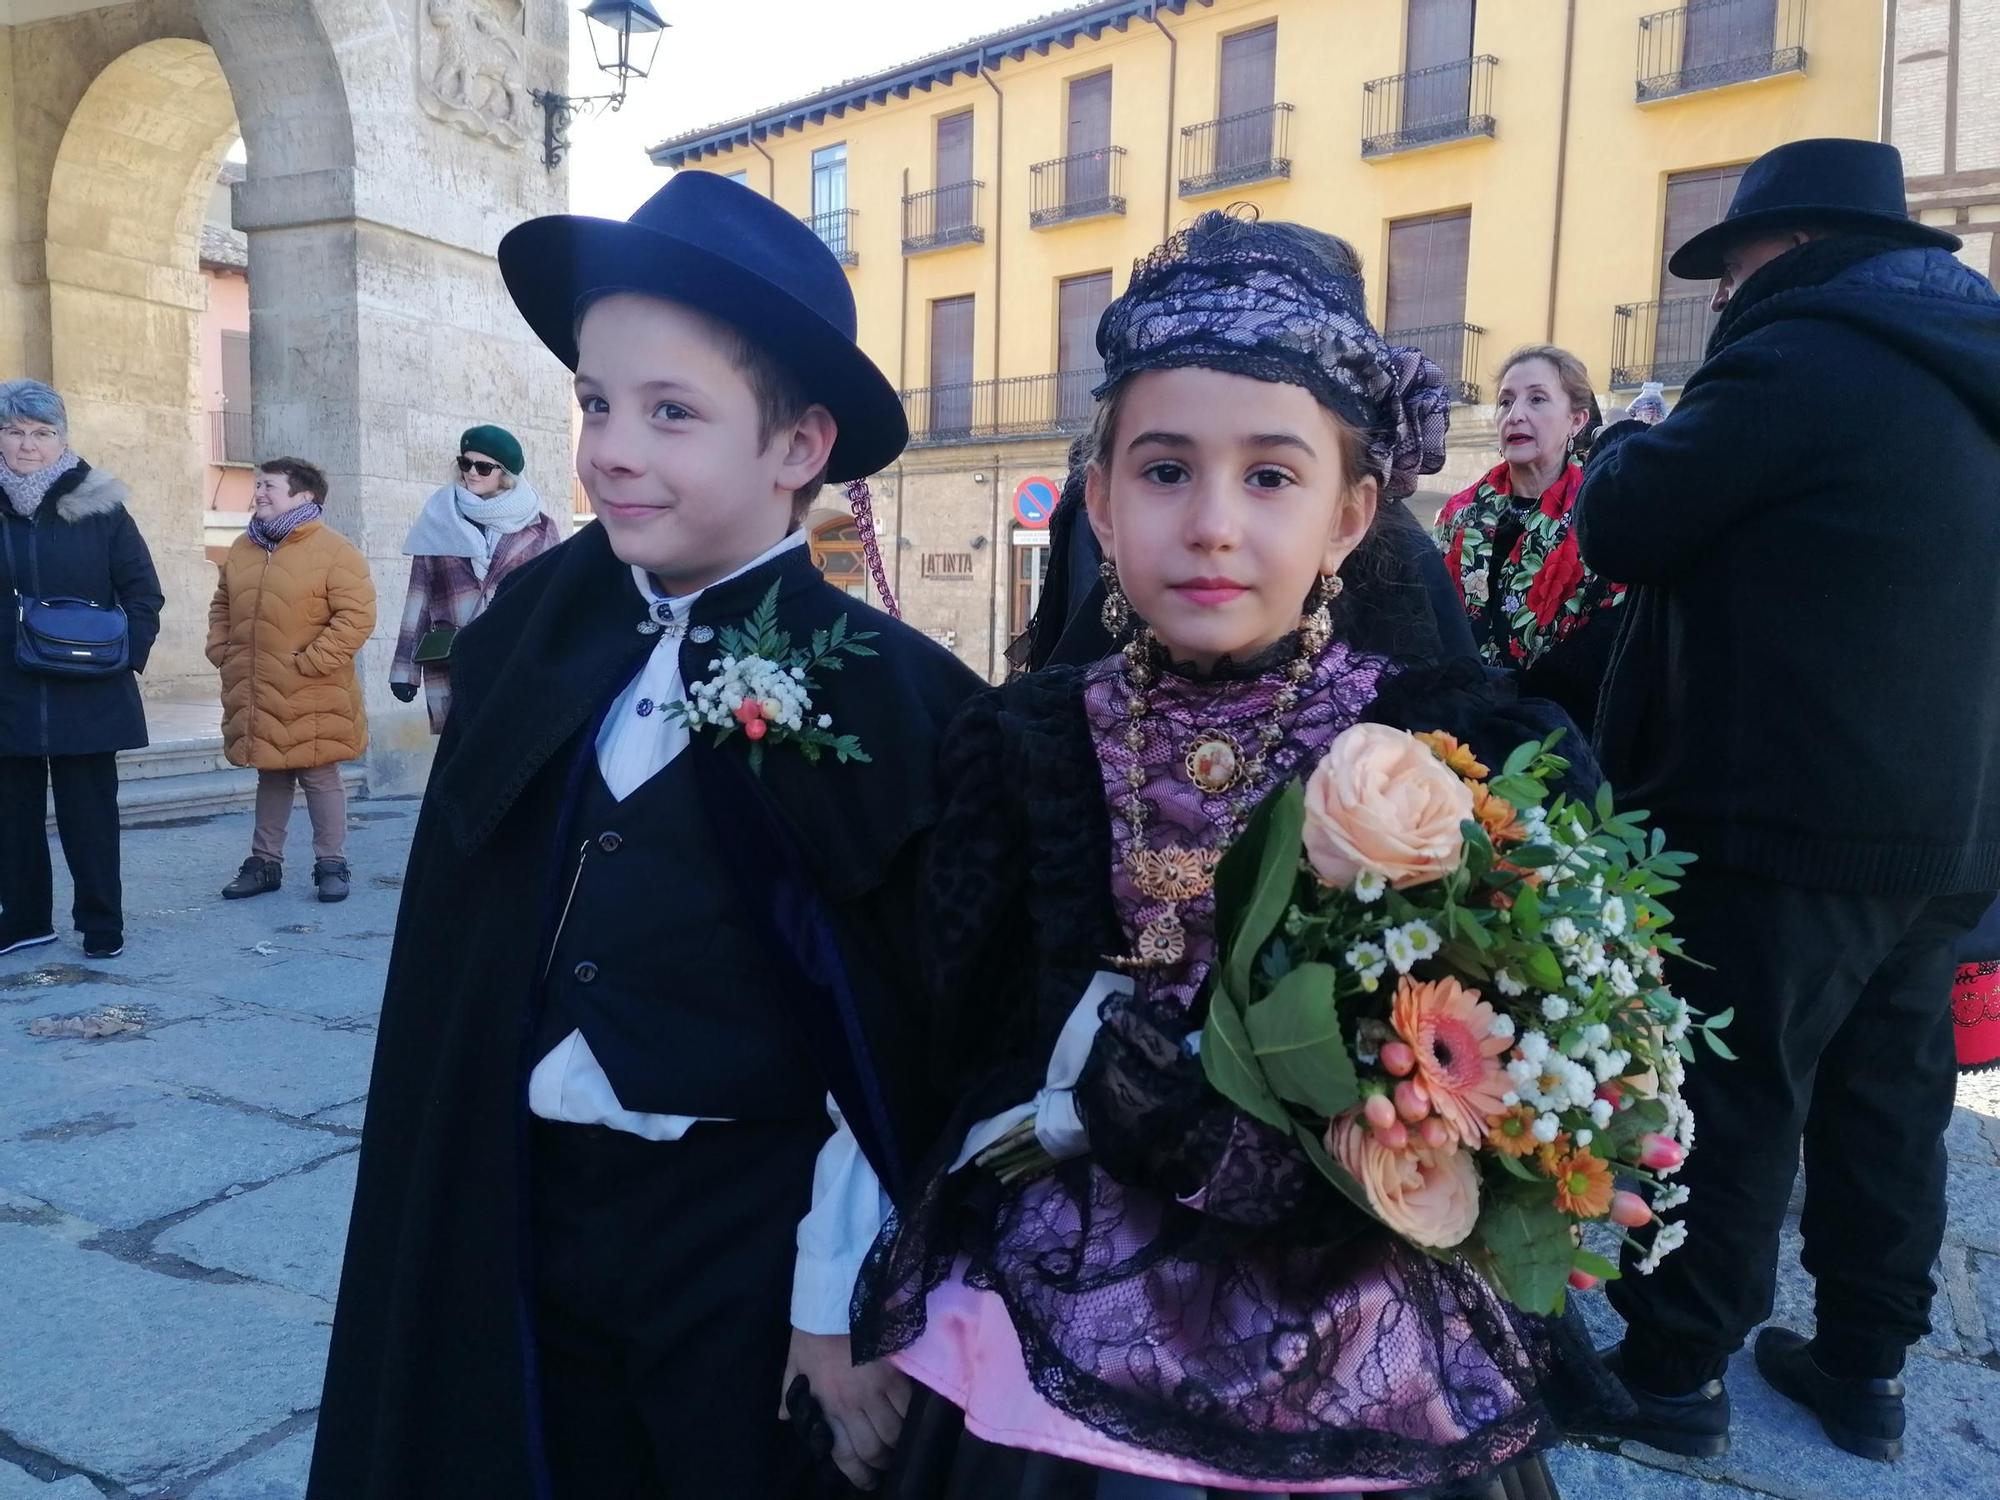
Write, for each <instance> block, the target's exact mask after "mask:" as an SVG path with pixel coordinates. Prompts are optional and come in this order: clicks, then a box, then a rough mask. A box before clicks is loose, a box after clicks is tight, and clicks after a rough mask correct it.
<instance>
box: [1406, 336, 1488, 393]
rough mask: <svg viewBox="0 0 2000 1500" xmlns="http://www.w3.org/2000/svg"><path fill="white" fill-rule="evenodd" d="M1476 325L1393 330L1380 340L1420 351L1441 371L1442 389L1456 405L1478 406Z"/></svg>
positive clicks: (1477, 338)
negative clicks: (1443, 383)
mask: <svg viewBox="0 0 2000 1500" xmlns="http://www.w3.org/2000/svg"><path fill="white" fill-rule="evenodd" d="M1484 332H1486V330H1485V329H1484V328H1481V327H1480V326H1479V325H1478V324H1477V323H1433V324H1431V325H1430V326H1429V327H1428V328H1394V329H1390V330H1389V331H1387V332H1385V333H1384V334H1383V335H1382V337H1383V338H1385V339H1387V340H1388V341H1389V342H1390V343H1391V344H1395V345H1399V346H1402V347H1405V348H1411V349H1421V350H1422V351H1423V353H1424V357H1425V358H1427V359H1428V360H1430V361H1431V363H1433V364H1435V365H1436V366H1437V367H1438V368H1439V369H1440V370H1442V371H1443V372H1444V382H1445V389H1446V390H1447V391H1449V392H1450V393H1451V399H1452V403H1453V404H1454V405H1457V406H1477V405H1478V404H1479V336H1480V335H1481V334H1483V333H1484Z"/></svg>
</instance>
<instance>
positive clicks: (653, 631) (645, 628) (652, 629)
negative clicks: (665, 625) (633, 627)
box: [639, 620, 660, 635]
mask: <svg viewBox="0 0 2000 1500" xmlns="http://www.w3.org/2000/svg"><path fill="white" fill-rule="evenodd" d="M659 633H660V624H659V621H657V620H641V621H640V622H639V634H641V635H658V634H659Z"/></svg>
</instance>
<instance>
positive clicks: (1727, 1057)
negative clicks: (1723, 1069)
mask: <svg viewBox="0 0 2000 1500" xmlns="http://www.w3.org/2000/svg"><path fill="white" fill-rule="evenodd" d="M1701 1039H1702V1040H1703V1041H1704V1042H1707V1043H1708V1050H1709V1051H1711V1052H1713V1053H1714V1054H1715V1055H1716V1056H1717V1057H1719V1058H1721V1059H1722V1060H1723V1061H1724V1062H1735V1061H1736V1054H1735V1053H1734V1052H1731V1051H1730V1050H1729V1045H1728V1043H1726V1042H1724V1041H1723V1040H1722V1038H1721V1037H1719V1036H1717V1035H1716V1034H1715V1033H1714V1032H1712V1031H1710V1030H1709V1029H1708V1028H1707V1027H1706V1026H1704V1027H1702V1029H1701Z"/></svg>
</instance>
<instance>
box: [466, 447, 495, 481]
mask: <svg viewBox="0 0 2000 1500" xmlns="http://www.w3.org/2000/svg"><path fill="white" fill-rule="evenodd" d="M458 472H459V473H461V474H477V475H478V476H479V477H480V478H481V479H484V478H485V477H486V476H487V475H488V474H497V473H499V472H500V465H498V464H489V463H488V462H487V461H486V460H485V459H483V458H467V457H466V456H465V455H464V454H463V453H461V454H459V455H458Z"/></svg>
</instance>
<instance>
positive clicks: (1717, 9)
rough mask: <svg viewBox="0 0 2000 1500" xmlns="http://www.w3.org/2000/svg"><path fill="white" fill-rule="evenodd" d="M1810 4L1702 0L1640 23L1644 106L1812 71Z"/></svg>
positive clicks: (1798, 0) (1795, 0)
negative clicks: (1809, 68) (1808, 43)
mask: <svg viewBox="0 0 2000 1500" xmlns="http://www.w3.org/2000/svg"><path fill="white" fill-rule="evenodd" d="M1805 40H1806V0H1702V3H1701V4H1698V5H1684V6H1681V7H1680V8H1679V9H1678V10H1663V11H1658V12H1656V13H1655V14H1653V15H1650V16H1641V17H1640V18H1639V83H1638V96H1639V102H1640V103H1641V104H1650V103H1653V102H1654V101H1656V100H1660V99H1672V98H1675V97H1677V96H1678V95H1681V94H1694V93H1699V92H1700V91H1701V90H1703V89H1719V88H1726V87H1728V86H1729V85H1730V84H1732V83H1748V82H1749V81H1750V80H1751V79H1753V78H1775V77H1776V76H1778V75H1779V74H1781V73H1803V72H1804V71H1805V70H1806V48H1805Z"/></svg>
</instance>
